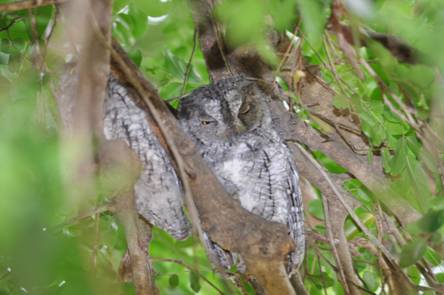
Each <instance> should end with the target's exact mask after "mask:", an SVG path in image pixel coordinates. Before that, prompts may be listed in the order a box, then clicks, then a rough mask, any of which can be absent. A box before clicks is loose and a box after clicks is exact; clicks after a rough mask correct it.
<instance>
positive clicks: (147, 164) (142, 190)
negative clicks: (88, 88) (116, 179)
mask: <svg viewBox="0 0 444 295" xmlns="http://www.w3.org/2000/svg"><path fill="white" fill-rule="evenodd" d="M128 89H131V88H126V87H124V85H121V84H119V82H118V81H117V80H116V79H114V78H112V77H111V78H110V79H109V81H108V88H107V90H108V96H107V97H106V99H105V105H104V113H105V117H104V133H105V137H106V138H107V139H123V140H125V141H126V142H127V144H128V145H129V147H130V148H131V149H132V150H133V151H134V152H136V153H137V155H138V156H139V160H140V162H141V163H142V166H143V171H142V174H141V176H140V178H139V180H138V181H137V183H136V185H135V197H136V208H137V211H138V213H139V214H140V215H142V216H143V217H144V218H145V219H146V220H148V221H149V222H150V223H151V224H154V225H155V226H157V227H159V228H161V229H163V230H165V231H166V232H168V233H169V234H171V235H172V236H173V237H175V238H176V239H184V238H186V237H187V236H188V235H189V232H190V224H189V222H188V220H187V218H186V216H185V214H184V212H183V201H182V194H183V191H182V189H181V185H180V181H179V179H178V177H177V175H176V173H175V171H174V168H173V166H172V165H171V161H170V159H169V158H168V156H167V153H166V152H165V150H164V149H163V148H162V146H161V145H160V143H159V140H158V139H157V137H156V136H155V134H154V133H153V132H152V130H151V129H150V127H149V125H148V121H147V119H148V116H149V114H147V113H146V112H145V111H144V110H142V109H141V108H139V107H138V106H137V105H136V104H135V103H134V100H132V99H131V97H130V96H131V93H130V92H129V91H128Z"/></svg>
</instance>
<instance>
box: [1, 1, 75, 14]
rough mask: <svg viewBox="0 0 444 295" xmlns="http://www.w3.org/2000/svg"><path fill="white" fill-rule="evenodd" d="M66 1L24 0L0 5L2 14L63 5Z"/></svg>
mask: <svg viewBox="0 0 444 295" xmlns="http://www.w3.org/2000/svg"><path fill="white" fill-rule="evenodd" d="M66 1H68V0H23V1H16V2H11V3H2V4H0V12H2V11H7V12H13V11H18V10H23V9H31V8H37V7H43V6H48V5H53V4H61V3H64V2H66Z"/></svg>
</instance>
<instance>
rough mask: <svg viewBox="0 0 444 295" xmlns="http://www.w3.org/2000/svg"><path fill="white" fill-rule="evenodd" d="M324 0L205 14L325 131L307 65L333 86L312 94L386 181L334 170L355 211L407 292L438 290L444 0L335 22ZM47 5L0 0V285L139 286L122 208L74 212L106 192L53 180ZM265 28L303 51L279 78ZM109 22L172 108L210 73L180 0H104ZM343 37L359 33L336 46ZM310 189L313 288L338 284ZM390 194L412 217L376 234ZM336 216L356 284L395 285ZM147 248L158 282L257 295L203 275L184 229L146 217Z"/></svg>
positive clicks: (126, 290) (34, 288)
mask: <svg viewBox="0 0 444 295" xmlns="http://www.w3.org/2000/svg"><path fill="white" fill-rule="evenodd" d="M6 2H8V1H4V0H0V3H6ZM332 5H333V3H332V1H329V0H297V1H296V0H281V1H279V0H260V1H258V0H225V1H223V3H222V4H220V5H218V6H217V8H216V17H217V18H218V19H219V20H220V21H221V23H223V24H224V25H225V27H226V33H227V37H228V41H229V43H230V44H231V45H233V46H240V45H245V44H248V45H250V46H254V47H256V48H257V49H258V52H259V53H260V54H261V56H262V57H263V58H264V59H265V60H267V61H268V62H269V63H270V64H272V65H274V67H275V69H276V74H277V77H278V78H277V81H278V82H279V83H280V84H281V86H282V88H283V89H284V90H285V91H286V92H287V94H289V96H290V97H291V98H292V101H291V102H292V103H293V105H294V111H295V112H296V113H297V114H298V116H299V117H300V118H302V119H303V120H305V121H306V122H307V123H308V124H310V125H311V126H312V127H314V128H315V129H317V130H319V131H320V132H321V133H322V132H327V133H328V132H330V131H331V129H335V128H338V129H340V130H341V126H340V123H337V124H336V123H333V124H331V122H330V121H328V120H327V121H328V122H327V123H326V120H325V114H324V115H323V114H319V113H316V112H314V111H313V109H312V108H311V107H312V105H311V103H310V100H309V99H307V97H308V96H306V97H304V96H302V95H303V94H304V93H306V92H304V91H303V90H301V89H303V86H304V84H300V83H305V82H304V81H306V80H307V78H308V77H309V76H310V77H312V76H313V75H314V76H315V77H316V79H318V80H319V81H320V82H319V83H321V84H322V85H324V86H325V88H326V89H328V93H331V96H332V101H330V102H329V101H326V100H324V101H322V100H321V101H320V102H316V103H321V104H322V103H326V104H328V105H329V106H330V105H332V110H333V111H334V112H335V113H336V114H343V115H344V116H345V117H347V118H351V119H352V120H353V122H354V126H357V130H354V132H356V133H357V134H358V135H359V137H360V138H363V142H364V143H365V144H364V145H363V146H360V147H356V146H355V147H354V150H355V152H356V153H357V154H360V155H362V156H364V157H365V158H366V161H368V162H370V163H375V162H377V163H379V162H380V163H382V165H383V172H384V175H385V177H386V179H387V181H388V182H389V187H388V188H381V191H376V190H374V189H373V188H372V189H369V188H368V187H366V186H365V185H364V184H363V183H364V181H363V182H362V179H359V177H357V178H347V180H345V181H344V182H343V183H342V186H343V188H344V189H345V191H348V192H349V193H351V195H352V196H353V197H354V198H355V199H356V200H357V201H358V205H357V206H355V207H354V209H353V210H354V212H355V214H356V216H357V217H358V218H359V220H360V221H361V222H362V224H364V225H365V226H366V227H367V228H368V230H369V231H370V232H371V233H372V234H373V235H374V236H375V237H377V238H378V239H379V241H381V242H382V243H383V245H384V246H385V247H386V248H387V249H388V251H389V252H390V253H391V255H393V257H395V259H396V261H397V263H399V266H400V267H401V268H402V271H403V272H404V273H405V275H406V277H407V278H408V282H409V283H408V284H409V286H410V287H412V290H415V292H417V293H421V294H435V293H438V294H441V293H443V292H444V266H443V258H444V251H443V247H442V242H443V237H442V234H443V233H444V230H443V227H442V225H443V224H444V194H443V186H442V185H443V180H444V174H443V173H444V170H443V169H444V168H443V167H444V166H443V165H444V163H443V161H444V157H443V155H444V154H443V151H444V149H443V145H444V137H443V135H444V133H443V132H444V128H443V127H444V121H443V118H442V116H443V114H444V112H443V110H444V107H443V103H444V96H443V95H444V92H443V89H442V88H443V84H442V83H443V78H442V71H443V68H444V54H443V52H444V37H443V34H442V32H444V1H441V0H375V1H371V0H359V1H358V0H356V1H351V0H344V1H343V5H344V6H343V7H345V10H343V11H342V14H341V15H340V16H338V21H339V22H340V26H341V27H340V29H338V27H335V24H334V23H333V24H332V13H333V12H334V8H333V6H332ZM0 7H1V6H0ZM56 18H57V11H56V8H55V7H54V6H46V7H40V8H37V9H31V10H21V11H15V12H8V11H1V10H0V89H1V91H0V294H28V293H29V294H79V293H81V294H134V292H135V291H134V288H133V286H132V284H130V283H122V282H120V281H119V280H117V279H116V278H117V272H118V268H119V263H120V259H121V257H122V256H123V254H124V252H125V250H126V241H125V236H124V233H123V229H122V226H121V225H120V224H119V222H118V220H117V219H116V218H115V217H114V216H113V215H111V214H106V213H105V214H92V215H91V216H87V217H85V218H81V215H79V214H81V213H79V212H90V211H91V210H93V209H94V208H99V207H100V206H101V204H103V203H104V201H106V200H107V197H108V196H101V195H100V196H92V197H91V198H90V199H89V203H88V205H87V206H85V205H83V206H82V208H78V204H76V203H75V202H73V200H71V199H69V197H68V194H67V193H66V192H65V191H64V185H63V175H64V173H66V172H67V171H65V168H64V165H63V163H64V162H63V159H62V156H61V152H60V149H61V145H60V140H59V139H60V136H59V126H60V119H59V115H58V113H57V108H56V106H55V100H54V92H55V91H56V84H55V83H54V82H56V81H57V79H58V76H57V73H58V72H57V69H55V66H57V65H58V64H57V62H56V60H57V59H58V58H59V56H57V54H56V53H54V52H53V51H51V48H47V44H48V41H49V39H50V38H51V35H52V31H53V29H54V22H55V20H56ZM295 24H297V26H296V30H295ZM270 28H274V29H275V30H277V31H278V32H281V33H284V34H286V36H287V38H289V40H290V41H291V42H292V44H293V47H294V48H297V49H298V50H299V56H300V58H301V60H303V62H301V63H300V64H299V66H298V69H297V71H294V72H292V74H291V76H290V79H288V75H287V78H284V73H283V71H281V70H283V68H281V65H282V57H281V56H280V55H279V54H277V53H276V52H275V51H274V50H273V49H272V48H271V46H269V41H268V40H269V36H268V34H267V32H268V31H269V30H270ZM345 28H347V29H348V31H345ZM374 31H375V32H379V33H384V34H390V35H394V36H396V37H397V39H396V40H403V41H404V42H405V44H409V46H411V48H410V49H409V50H411V51H409V52H410V53H411V54H410V55H408V56H407V58H404V59H403V55H402V53H403V52H404V51H402V50H400V49H399V48H401V47H399V48H398V49H399V50H398V53H399V52H401V54H398V55H397V54H396V53H397V51H396V50H391V49H390V48H388V49H387V46H384V45H386V44H384V42H382V43H381V42H378V41H380V40H378V38H376V37H375V36H373V38H372V37H371V36H372V35H371V34H372V32H374ZM341 32H342V34H343V35H341ZM369 32H370V33H369ZM54 34H57V28H56V29H55V33H54ZM113 35H114V37H115V38H117V40H119V41H120V42H121V44H123V45H124V47H125V49H126V50H127V52H128V53H129V54H130V56H131V58H132V59H133V61H134V62H135V63H136V64H137V65H138V66H139V67H140V69H141V70H142V71H143V72H144V73H145V74H146V76H147V77H149V79H150V80H151V81H152V82H153V83H154V84H155V85H156V86H157V88H158V89H159V91H160V95H161V96H162V98H164V99H165V100H167V101H168V102H170V103H171V104H172V105H173V106H176V105H177V103H178V100H177V98H178V97H180V96H181V95H182V94H184V93H187V92H189V91H191V90H192V89H194V88H196V87H199V86H201V85H205V84H208V83H209V74H208V73H207V69H206V66H205V61H204V57H203V54H202V52H201V51H200V49H199V44H198V40H197V36H196V34H195V25H194V23H193V18H192V13H191V9H190V7H189V5H188V3H187V2H186V1H185V0H171V1H168V0H162V1H159V0H127V1H124V0H115V1H114V4H113ZM341 36H349V37H351V39H352V40H354V41H355V42H354V43H353V45H350V44H349V43H347V44H349V47H347V46H346V45H344V44H345V43H344V42H343V41H341ZM363 36H364V37H363ZM369 36H370V37H369ZM364 40H365V41H364ZM386 43H387V42H386ZM347 48H348V49H347ZM413 48H414V49H413ZM401 49H402V48H401ZM351 52H352V53H351ZM305 89H307V88H305ZM351 144H352V145H353V143H351ZM312 155H313V157H314V159H316V160H317V161H319V162H320V163H321V164H322V166H323V167H325V168H326V169H327V171H328V172H330V173H331V174H334V175H339V176H341V175H342V176H343V175H345V176H347V175H348V173H349V172H350V171H348V170H347V169H346V168H343V167H341V166H340V165H338V164H337V163H336V162H335V161H333V160H332V159H331V158H330V157H328V156H327V155H326V154H325V153H324V152H321V151H312ZM378 161H379V162H378ZM313 191H314V193H313V194H312V195H311V197H309V198H306V199H307V202H306V204H305V205H306V208H305V212H306V216H307V230H308V232H309V237H308V238H309V247H308V249H307V255H306V259H305V262H304V265H303V267H302V269H303V270H302V273H303V277H304V283H305V287H306V289H307V290H308V291H309V293H310V294H344V293H345V292H346V291H345V289H344V284H343V283H342V281H341V279H340V275H339V274H338V271H339V270H340V269H339V268H338V267H337V264H336V262H335V256H334V253H333V252H332V248H331V244H330V243H329V242H328V239H327V238H322V237H327V236H328V235H327V233H326V225H325V222H324V221H325V219H326V218H327V217H326V216H325V210H324V209H325V208H324V207H323V206H324V204H325V203H324V202H323V198H324V196H323V195H322V194H321V193H320V191H319V190H317V189H316V188H314V190H313ZM398 195H399V196H400V197H399V198H402V200H400V202H401V201H403V202H406V204H408V205H409V206H411V207H412V208H414V209H415V211H417V213H418V214H419V215H418V217H419V219H417V221H414V222H410V223H408V224H407V223H403V224H401V223H402V222H401V221H400V220H398V219H396V218H388V220H389V221H390V222H392V223H393V224H394V225H395V228H396V233H394V232H387V230H386V228H385V227H383V226H382V225H381V224H382V223H383V222H385V221H383V219H381V214H380V213H381V212H382V211H383V210H384V211H387V212H390V206H389V205H388V206H387V204H390V202H387V200H390V199H391V200H393V198H396V197H397V196H398ZM396 202H398V201H396ZM79 216H80V217H79ZM384 220H385V219H384ZM344 229H345V233H346V238H347V241H348V242H349V247H350V253H351V256H352V259H353V268H354V270H355V271H356V274H357V276H358V279H359V281H360V282H361V288H360V289H361V291H362V292H363V293H367V294H387V292H389V291H388V290H389V289H388V287H387V286H388V284H389V283H390V282H388V281H387V280H386V279H387V274H386V273H385V272H384V271H385V270H384V269H383V268H382V266H381V265H382V264H381V262H380V260H381V259H383V258H381V253H380V249H379V248H378V247H376V246H375V245H374V244H373V243H372V241H371V239H369V237H368V235H367V234H365V233H363V232H362V229H361V227H360V226H357V224H356V220H355V219H353V218H350V217H349V218H348V219H347V221H346V223H345V227H344ZM151 256H152V259H153V263H154V267H155V271H156V284H157V286H158V288H159V289H160V290H161V294H219V293H220V294H242V292H247V293H248V294H252V292H253V291H252V290H251V288H250V287H249V286H247V285H246V286H245V289H244V290H242V289H240V288H238V287H237V286H235V285H234V284H233V283H232V282H230V281H229V280H226V279H223V278H222V277H220V276H219V275H218V274H216V273H215V272H213V270H212V268H211V266H210V264H209V262H208V260H207V258H206V255H205V252H204V250H203V248H202V247H201V246H200V244H199V242H198V239H196V238H194V237H191V238H189V239H187V240H185V241H175V240H174V239H172V238H171V237H169V236H168V235H167V234H165V233H163V232H161V231H160V230H157V229H153V240H152V243H151ZM401 268H400V271H401ZM398 291H400V292H401V293H399V294H404V293H402V291H403V290H398Z"/></svg>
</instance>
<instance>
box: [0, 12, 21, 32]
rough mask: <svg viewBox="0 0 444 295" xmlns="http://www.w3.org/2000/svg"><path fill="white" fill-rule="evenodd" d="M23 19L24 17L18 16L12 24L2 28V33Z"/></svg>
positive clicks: (0, 29)
mask: <svg viewBox="0 0 444 295" xmlns="http://www.w3.org/2000/svg"><path fill="white" fill-rule="evenodd" d="M22 18H23V17H21V16H16V17H14V18H13V19H12V20H11V22H10V23H9V24H7V25H6V26H4V27H2V28H0V32H1V31H6V30H8V29H9V28H10V27H12V26H13V25H14V24H15V23H16V22H18V21H19V20H21V19H22Z"/></svg>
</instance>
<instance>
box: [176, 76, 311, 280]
mask: <svg viewBox="0 0 444 295" xmlns="http://www.w3.org/2000/svg"><path fill="white" fill-rule="evenodd" d="M270 100H271V97H270V96H269V95H267V94H266V92H265V91H263V90H262V89H261V87H259V85H258V84H257V83H256V82H254V81H252V80H249V79H247V78H245V77H243V76H235V77H231V78H228V79H225V80H221V81H219V82H217V83H215V84H214V85H210V86H207V87H202V88H199V89H197V90H195V91H194V92H192V93H191V94H190V95H188V96H186V97H184V98H183V99H182V100H181V106H180V108H179V112H178V116H179V120H180V123H181V126H182V127H183V128H184V130H185V131H186V132H187V133H188V134H189V135H190V136H191V137H192V139H193V140H194V141H195V143H196V145H197V147H198V149H199V150H200V152H201V155H202V156H203V158H204V159H205V160H206V161H207V162H208V163H209V165H210V167H211V168H212V170H213V172H214V173H215V175H216V176H217V177H218V179H219V180H220V181H221V183H222V184H223V185H224V187H225V189H226V190H227V192H228V193H229V194H230V195H231V196H232V197H233V198H235V199H237V200H239V202H240V204H241V205H242V206H243V207H244V208H245V209H247V210H249V211H250V212H253V213H255V214H258V215H260V216H262V217H263V218H265V219H267V220H271V221H276V222H280V223H282V224H286V225H287V227H288V233H289V235H290V236H291V238H292V239H293V240H294V241H295V244H296V249H295V250H294V251H293V253H291V254H290V257H289V259H288V263H287V270H288V271H289V272H291V271H293V270H294V269H296V268H297V267H298V266H299V265H300V263H301V262H302V260H303V256H304V248H305V237H304V221H303V218H304V217H303V206H302V200H301V194H300V191H299V177H298V173H297V170H296V167H295V164H294V163H293V160H292V156H291V154H290V151H289V149H288V147H287V146H286V145H285V143H284V142H283V140H282V139H281V138H280V137H279V135H278V132H277V131H276V129H275V128H274V127H273V122H272V117H271V112H270V109H269V102H270ZM206 239H207V241H206V244H207V245H206V247H207V248H208V250H209V254H210V258H211V259H212V260H213V262H216V263H218V264H219V265H222V266H223V267H225V268H230V267H231V266H233V265H236V266H237V267H238V269H239V270H240V271H241V272H242V271H243V268H244V265H243V263H242V258H241V257H239V256H238V255H237V254H235V253H228V252H226V251H225V250H223V249H221V248H220V247H219V246H217V245H216V244H214V243H212V242H211V241H210V240H209V239H208V237H206Z"/></svg>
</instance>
